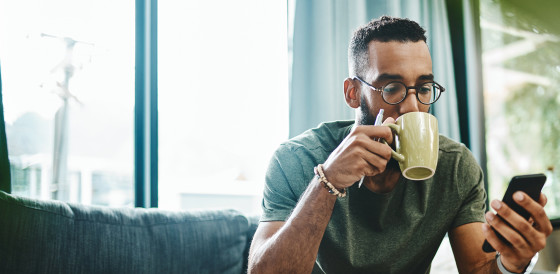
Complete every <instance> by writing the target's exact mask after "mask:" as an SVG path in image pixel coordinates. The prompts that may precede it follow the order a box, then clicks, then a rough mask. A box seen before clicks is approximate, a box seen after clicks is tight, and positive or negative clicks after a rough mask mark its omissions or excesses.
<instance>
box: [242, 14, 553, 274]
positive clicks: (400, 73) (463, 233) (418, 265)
mask: <svg viewBox="0 0 560 274" xmlns="http://www.w3.org/2000/svg"><path fill="white" fill-rule="evenodd" d="M424 33H425V31H424V30H423V29H422V28H421V27H420V26H419V25H418V24H417V23H415V22H413V21H409V20H406V19H398V18H391V17H382V18H380V19H379V20H376V21H372V22H370V23H369V24H368V25H366V26H364V27H362V28H361V29H359V30H357V31H356V32H355V33H354V37H353V38H352V41H351V43H350V47H349V68H350V75H351V76H350V77H349V78H347V79H345V81H344V96H345V99H346V103H347V104H348V105H349V106H350V107H352V108H354V109H356V117H355V120H354V121H339V122H331V123H324V124H321V125H320V126H319V127H318V128H315V129H312V130H309V131H307V132H305V133H303V134H302V135H300V136H298V137H295V138H293V139H291V140H289V141H288V142H286V143H284V144H282V145H281V146H280V148H279V149H278V150H277V151H276V153H275V155H274V157H273V159H272V160H271V163H270V166H269V170H268V172H267V177H266V186H265V191H264V200H263V210H264V213H263V215H262V217H261V222H260V224H259V227H258V229H257V232H256V233H255V236H254V239H253V243H252V246H251V251H250V255H249V271H250V272H255V273H310V272H311V271H312V270H313V269H314V265H315V262H317V266H318V267H320V269H321V270H322V271H323V272H325V273H356V272H364V273H426V272H429V268H430V263H431V261H432V259H433V257H434V255H435V253H436V251H437V249H438V247H439V245H440V243H441V241H442V240H443V238H444V236H445V234H446V233H448V234H449V239H450V241H451V246H452V249H453V252H454V255H455V259H456V263H457V267H458V269H459V271H460V272H461V273H471V272H476V273H499V269H498V263H501V264H502V267H504V268H505V269H506V270H508V271H510V272H513V273H520V272H523V271H524V270H525V269H526V267H527V266H528V265H529V263H530V261H531V259H532V258H533V256H534V255H535V254H536V253H537V251H539V250H541V249H542V248H544V245H545V241H546V237H547V236H548V235H549V234H550V233H551V231H552V227H551V224H550V221H549V220H548V217H547V216H546V214H545V213H544V210H543V206H544V205H545V204H546V198H545V197H544V195H542V194H541V197H540V201H539V203H537V202H534V201H533V200H532V199H530V198H529V197H528V196H527V195H526V194H524V193H521V192H519V193H516V194H515V195H514V197H515V199H516V201H517V202H518V203H519V204H520V205H521V206H523V207H524V208H525V209H526V210H527V211H528V212H530V213H531V215H532V222H534V225H531V223H529V222H527V221H525V220H524V219H523V218H522V217H520V216H519V215H517V214H516V213H515V212H513V211H512V210H511V209H509V208H508V207H507V205H505V204H503V203H501V202H500V201H493V202H492V207H493V208H494V209H495V210H496V211H497V213H498V214H499V215H500V216H502V217H503V218H504V219H505V220H507V222H509V223H510V224H511V225H512V226H514V227H515V229H512V228H510V227H509V226H508V225H506V224H505V223H504V221H502V220H501V219H500V218H497V217H495V215H494V214H493V213H491V212H489V213H487V214H486V219H487V221H488V223H489V224H490V225H491V226H492V227H494V228H495V229H496V230H497V231H498V232H500V233H501V234H502V235H503V236H504V237H505V238H506V239H507V240H509V242H511V243H512V245H511V246H508V245H506V243H504V242H502V241H501V240H499V239H498V238H497V236H496V234H495V233H494V232H493V230H492V229H490V226H489V225H488V224H484V211H485V199H486V193H485V191H484V186H483V174H482V171H481V169H480V167H479V166H478V164H477V163H476V162H475V160H474V158H473V156H472V155H471V153H470V152H469V151H468V150H467V149H466V148H465V146H464V145H462V144H458V143H456V142H454V141H452V140H450V139H448V138H445V137H444V136H440V144H439V150H440V151H439V161H438V166H437V170H436V173H435V175H434V176H433V177H432V178H430V179H428V180H425V181H410V180H407V179H405V178H404V177H403V176H402V175H401V172H400V170H399V167H398V164H395V161H394V160H391V148H390V147H389V146H388V145H386V144H384V143H381V142H378V141H377V140H379V138H383V139H385V140H386V141H387V142H388V143H389V144H392V142H393V136H392V133H391V131H390V129H389V127H387V126H373V120H374V119H373V118H374V117H375V116H376V114H377V113H378V112H379V110H380V109H384V117H385V118H386V120H385V121H384V124H387V123H394V122H395V119H397V117H399V116H401V115H403V114H405V113H408V112H415V111H421V112H427V111H428V110H429V108H430V104H431V103H433V102H434V101H435V100H437V96H435V97H433V98H432V99H426V98H424V97H420V96H418V95H417V94H418V92H419V87H421V86H422V87H423V86H425V85H428V86H430V87H432V89H433V90H434V91H435V92H436V93H437V92H441V91H443V88H442V87H441V86H440V85H439V84H436V83H435V82H433V80H434V76H433V74H432V61H431V57H430V53H429V50H428V46H427V44H426V37H425V35H424ZM401 83H402V84H401ZM398 85H401V86H400V87H399V86H398ZM395 92H400V93H401V94H402V96H400V98H397V99H395V98H394V93H395ZM422 98H424V99H422ZM320 164H322V165H320ZM315 173H318V175H319V176H316V175H315ZM362 176H365V178H364V180H363V185H362V186H361V187H358V183H357V182H358V181H360V179H361V178H362ZM327 181H328V183H327ZM339 192H340V193H344V194H346V197H337V196H342V195H341V194H340V195H332V194H333V193H334V194H338V193H339ZM485 239H488V241H489V242H490V244H491V245H492V246H493V247H494V248H496V250H497V251H499V252H500V254H501V255H500V256H499V259H500V262H498V261H497V260H496V258H497V256H496V254H493V253H485V252H483V251H482V248H481V247H482V244H483V242H484V240H485ZM315 270H317V269H315Z"/></svg>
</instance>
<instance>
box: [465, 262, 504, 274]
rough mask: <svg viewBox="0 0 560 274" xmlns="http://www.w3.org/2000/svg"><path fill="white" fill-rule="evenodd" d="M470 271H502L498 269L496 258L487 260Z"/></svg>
mask: <svg viewBox="0 0 560 274" xmlns="http://www.w3.org/2000/svg"><path fill="white" fill-rule="evenodd" d="M470 273H472V274H475V273H496V274H500V273H502V272H501V271H500V269H498V264H497V263H496V259H492V260H488V261H486V262H485V263H484V264H482V265H480V266H479V267H477V268H475V269H474V270H473V271H471V272H470Z"/></svg>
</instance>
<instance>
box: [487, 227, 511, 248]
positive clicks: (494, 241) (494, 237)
mask: <svg viewBox="0 0 560 274" xmlns="http://www.w3.org/2000/svg"><path fill="white" fill-rule="evenodd" d="M482 232H483V233H484V237H486V240H487V241H488V243H490V245H492V247H493V248H494V249H495V250H496V251H498V252H500V253H507V252H514V249H513V248H512V247H511V246H509V245H507V244H506V243H504V242H503V241H502V240H500V239H499V238H498V234H496V232H495V231H494V229H492V227H491V226H490V225H489V224H482Z"/></svg>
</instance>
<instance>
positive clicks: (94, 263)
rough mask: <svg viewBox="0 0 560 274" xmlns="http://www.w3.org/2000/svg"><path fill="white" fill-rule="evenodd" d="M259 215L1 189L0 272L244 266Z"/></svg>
mask: <svg viewBox="0 0 560 274" xmlns="http://www.w3.org/2000/svg"><path fill="white" fill-rule="evenodd" d="M257 222H258V218H257V217H246V216H244V215H243V214H241V213H240V212H237V211H234V210H206V211H177V212H174V211H164V210H159V209H141V208H109V207H101V206H86V205H79V204H71V203H64V202H60V201H46V200H38V199H29V198H24V197H18V196H15V195H10V194H7V193H5V192H2V191H0V273H244V272H246V268H247V254H248V249H249V244H250V242H251V239H252V236H253V234H254V232H255V229H256V226H257Z"/></svg>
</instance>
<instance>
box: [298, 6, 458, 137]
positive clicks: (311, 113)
mask: <svg viewBox="0 0 560 274" xmlns="http://www.w3.org/2000/svg"><path fill="white" fill-rule="evenodd" d="M290 1H291V2H290V4H292V5H293V4H294V2H295V8H294V9H290V10H291V11H292V12H293V14H291V16H289V18H293V24H291V25H290V27H293V32H291V33H293V35H292V37H291V39H290V41H291V42H290V43H291V45H290V46H291V47H290V48H291V49H292V63H291V64H292V65H291V71H290V137H292V136H295V135H297V134H299V133H301V132H303V131H305V130H306V129H309V128H312V127H315V126H317V125H318V124H319V123H320V122H324V121H330V120H340V119H353V118H354V112H353V110H352V109H350V108H349V107H348V106H347V105H346V103H345V102H344V97H343V81H344V79H345V78H346V77H348V64H347V50H348V43H349V40H350V38H351V36H352V33H353V31H354V30H355V29H356V28H358V27H359V26H361V25H364V24H366V23H367V22H368V21H369V20H371V19H373V18H378V17H379V16H381V15H391V16H398V17H406V18H410V19H412V20H415V21H417V22H418V23H419V24H420V25H421V26H422V27H424V28H425V29H426V30H427V37H428V46H429V48H430V51H431V54H432V59H433V70H434V75H435V77H436V81H438V82H439V83H440V84H442V85H443V86H445V88H446V92H445V93H444V94H443V95H442V97H440V101H438V103H436V104H435V106H434V109H433V112H434V114H435V115H436V116H437V117H438V120H439V127H440V132H441V133H442V134H444V135H446V136H448V137H450V138H452V139H455V140H460V134H459V119H458V110H457V99H456V95H455V78H454V70H453V56H452V52H451V40H450V35H449V27H448V22H447V11H446V6H445V1H444V0H434V1H428V0H420V1H418V0H400V1H389V0H384V1H380V0H375V1H365V0H359V1H350V0H348V1H335V0H326V1H319V0H315V1H314V0H297V2H296V1H295V0H290Z"/></svg>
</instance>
